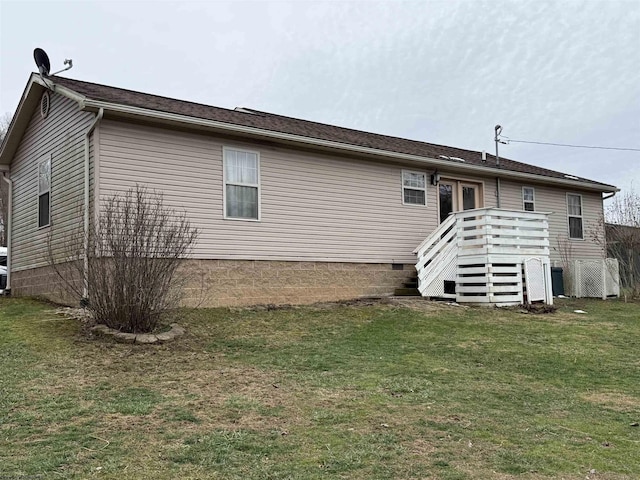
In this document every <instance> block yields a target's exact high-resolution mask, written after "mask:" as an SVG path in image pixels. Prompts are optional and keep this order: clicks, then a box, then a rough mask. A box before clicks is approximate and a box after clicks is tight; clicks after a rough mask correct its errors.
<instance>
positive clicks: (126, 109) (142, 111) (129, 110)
mask: <svg viewBox="0 0 640 480" xmlns="http://www.w3.org/2000/svg"><path fill="white" fill-rule="evenodd" d="M59 93H63V92H59ZM81 105H83V106H84V108H85V109H86V108H91V107H93V108H98V109H103V110H108V111H110V112H117V113H122V114H125V115H135V116H143V117H152V118H157V119H159V120H164V121H167V122H178V123H183V124H188V125H195V126H201V127H209V128H215V129H218V130H225V131H229V132H238V133H243V134H247V135H256V136H261V137H268V138H275V139H278V140H286V141H290V142H296V143H304V144H307V145H314V146H320V147H329V148H335V149H340V150H346V151H350V152H356V153H365V154H370V155H378V156H383V157H389V158H393V159H396V160H408V161H412V162H421V163H428V164H429V165H435V166H438V167H443V168H462V169H464V170H468V171H473V172H477V173H480V174H483V175H487V176H495V174H496V169H495V168H489V167H483V166H480V165H470V164H464V163H462V164H455V165H452V163H451V162H450V161H446V160H440V159H437V158H429V157H423V156H419V155H411V154H407V153H397V152H391V151H388V150H379V149H376V148H370V147H361V146H357V145H351V144H348V143H341V142H336V141H333V140H321V139H317V138H310V137H305V136H302V135H293V134H290V133H282V132H274V131H272V130H265V129H262V128H257V127H247V126H244V125H235V124H232V123H225V122H220V121H217V120H206V119H203V118H196V117H189V116H186V115H178V114H175V113H169V112H161V111H157V110H148V109H146V108H140V107H132V106H128V105H120V104H117V103H109V102H102V101H98V100H91V99H88V98H85V99H84V101H83V102H81ZM499 172H500V175H502V176H506V177H515V178H524V179H527V180H537V181H538V182H541V181H542V182H547V183H556V184H560V185H565V186H569V187H573V188H578V189H582V190H595V191H598V192H608V191H620V189H618V188H616V187H614V186H613V185H605V186H608V187H611V188H610V189H603V188H602V187H601V186H598V185H590V184H586V183H582V182H577V181H575V180H568V179H566V180H565V179H562V178H555V177H545V176H544V175H536V174H532V173H524V172H514V171H512V170H505V169H500V170H499Z"/></svg>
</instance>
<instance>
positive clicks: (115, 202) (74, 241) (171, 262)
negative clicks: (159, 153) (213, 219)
mask: <svg viewBox="0 0 640 480" xmlns="http://www.w3.org/2000/svg"><path fill="white" fill-rule="evenodd" d="M197 235H198V232H197V230H196V229H195V228H193V227H191V224H190V222H189V221H188V220H187V218H186V216H185V214H184V213H179V212H176V211H174V210H172V209H170V208H167V207H166V206H165V205H164V200H163V197H162V195H161V194H160V193H157V192H154V191H149V190H147V189H146V188H144V187H141V186H136V187H135V188H133V189H131V190H128V191H127V192H125V193H124V194H116V195H113V196H112V197H111V198H109V199H108V201H106V202H105V204H104V206H103V207H101V213H100V216H99V218H98V221H97V222H95V223H94V225H93V227H92V228H91V229H90V232H89V239H88V240H89V241H88V244H89V255H88V271H87V272H86V277H85V272H84V267H83V250H84V246H83V245H84V241H85V237H84V233H83V232H82V231H81V230H79V231H77V232H76V233H74V234H72V235H69V236H67V237H66V238H64V239H62V241H60V240H59V239H58V241H57V242H56V241H55V240H54V239H53V238H52V237H51V236H50V237H49V242H48V243H49V264H50V265H51V267H52V268H53V270H54V271H55V272H56V273H57V274H58V276H59V277H60V278H61V279H62V282H63V284H64V285H65V287H66V290H67V292H68V293H69V294H71V295H72V296H74V297H76V298H82V297H83V294H84V286H85V279H86V282H87V284H88V291H87V293H88V295H87V298H86V301H87V308H88V309H89V311H90V312H91V313H92V314H93V317H94V319H95V320H96V321H97V322H98V323H104V324H105V325H107V326H109V327H111V328H115V329H117V330H121V331H125V332H132V333H140V332H151V331H153V330H154V329H155V328H156V327H157V326H158V323H159V321H160V320H161V318H162V317H163V316H165V315H166V314H167V313H169V312H170V311H172V310H173V309H174V308H176V307H177V306H178V304H179V301H180V297H181V293H182V288H181V287H182V286H183V283H184V280H185V277H184V276H182V275H180V273H179V267H180V265H181V263H182V261H183V259H184V258H185V257H187V256H188V254H189V253H190V251H191V249H192V247H193V245H194V244H195V242H196V239H197Z"/></svg>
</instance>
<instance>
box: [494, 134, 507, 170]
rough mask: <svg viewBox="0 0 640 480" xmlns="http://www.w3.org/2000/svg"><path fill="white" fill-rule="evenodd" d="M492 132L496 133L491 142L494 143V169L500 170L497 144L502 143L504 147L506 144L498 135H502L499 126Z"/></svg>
mask: <svg viewBox="0 0 640 480" xmlns="http://www.w3.org/2000/svg"><path fill="white" fill-rule="evenodd" d="M494 130H495V131H496V135H495V137H494V138H493V141H494V142H496V167H498V168H500V155H498V144H499V143H502V144H504V145H506V144H507V142H505V141H503V140H500V134H501V133H502V126H501V125H496V126H495V128H494Z"/></svg>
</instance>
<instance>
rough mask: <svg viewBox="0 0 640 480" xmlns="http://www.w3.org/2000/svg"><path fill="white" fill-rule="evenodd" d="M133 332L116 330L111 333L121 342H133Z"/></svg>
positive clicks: (134, 339)
mask: <svg viewBox="0 0 640 480" xmlns="http://www.w3.org/2000/svg"><path fill="white" fill-rule="evenodd" d="M136 336H137V335H136V334H135V333H125V332H116V333H114V334H113V337H114V338H115V339H116V340H118V341H119V342H122V343H135V341H136Z"/></svg>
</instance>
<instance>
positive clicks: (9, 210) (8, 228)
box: [2, 172, 13, 295]
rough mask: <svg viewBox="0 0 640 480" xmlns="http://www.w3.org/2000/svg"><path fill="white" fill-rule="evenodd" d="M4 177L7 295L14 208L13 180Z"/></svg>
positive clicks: (8, 293) (9, 291) (9, 293)
mask: <svg viewBox="0 0 640 480" xmlns="http://www.w3.org/2000/svg"><path fill="white" fill-rule="evenodd" d="M2 179H3V180H4V181H5V182H7V185H8V186H9V191H8V192H7V218H6V219H5V220H6V221H7V224H6V225H5V226H4V227H5V236H6V239H7V286H6V287H5V289H4V294H5V295H11V230H12V228H13V220H12V218H11V217H12V216H13V214H12V210H13V180H11V178H9V177H7V176H6V174H5V173H4V172H3V173H2Z"/></svg>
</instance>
